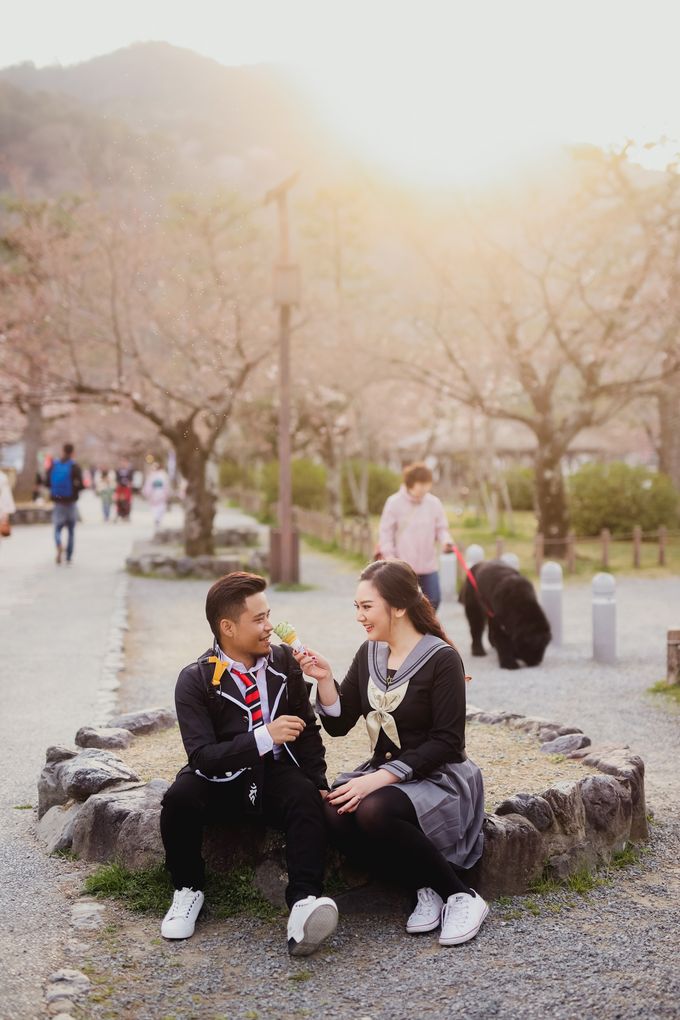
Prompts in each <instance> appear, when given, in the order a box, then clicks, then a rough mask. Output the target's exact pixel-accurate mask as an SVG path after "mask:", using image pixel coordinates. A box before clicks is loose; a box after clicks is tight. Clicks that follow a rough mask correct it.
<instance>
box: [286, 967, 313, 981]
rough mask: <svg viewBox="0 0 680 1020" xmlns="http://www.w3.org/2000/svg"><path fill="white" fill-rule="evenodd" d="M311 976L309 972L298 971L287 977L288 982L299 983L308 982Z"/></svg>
mask: <svg viewBox="0 0 680 1020" xmlns="http://www.w3.org/2000/svg"><path fill="white" fill-rule="evenodd" d="M311 976H312V972H311V970H299V971H298V972H297V973H296V974H289V975H288V980H289V981H299V982H302V981H309V979H310V978H311Z"/></svg>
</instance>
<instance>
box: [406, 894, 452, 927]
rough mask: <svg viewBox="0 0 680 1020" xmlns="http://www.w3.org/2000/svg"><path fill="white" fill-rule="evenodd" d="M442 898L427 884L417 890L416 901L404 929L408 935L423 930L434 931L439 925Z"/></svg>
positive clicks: (442, 903)
mask: <svg viewBox="0 0 680 1020" xmlns="http://www.w3.org/2000/svg"><path fill="white" fill-rule="evenodd" d="M443 906H444V900H443V899H442V898H441V896H440V895H439V893H438V892H435V891H434V889H430V888H428V887H427V886H426V887H425V888H424V889H419V890H418V902H417V903H416V905H415V909H414V911H413V913H412V914H411V916H410V917H409V919H408V921H407V922H406V931H407V932H408V933H409V934H410V935H419V934H420V933H421V932H424V931H434V929H435V928H438V927H439V922H440V920H441V914H442V908H443Z"/></svg>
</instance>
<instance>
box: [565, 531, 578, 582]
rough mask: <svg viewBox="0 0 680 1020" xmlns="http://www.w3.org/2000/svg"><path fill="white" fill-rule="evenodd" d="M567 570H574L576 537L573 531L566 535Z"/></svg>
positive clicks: (571, 571)
mask: <svg viewBox="0 0 680 1020" xmlns="http://www.w3.org/2000/svg"><path fill="white" fill-rule="evenodd" d="M567 570H568V572H569V573H570V574H573V573H574V572H575V571H576V539H575V537H574V532H573V531H570V532H569V534H568V535H567Z"/></svg>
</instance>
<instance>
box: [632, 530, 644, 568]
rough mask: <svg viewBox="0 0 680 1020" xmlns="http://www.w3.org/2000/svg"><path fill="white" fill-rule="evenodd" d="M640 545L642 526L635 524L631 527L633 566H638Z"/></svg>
mask: <svg viewBox="0 0 680 1020" xmlns="http://www.w3.org/2000/svg"><path fill="white" fill-rule="evenodd" d="M641 545H642V528H641V527H640V526H639V525H638V524H636V525H635V527H634V528H633V566H634V567H639V566H640V547H641Z"/></svg>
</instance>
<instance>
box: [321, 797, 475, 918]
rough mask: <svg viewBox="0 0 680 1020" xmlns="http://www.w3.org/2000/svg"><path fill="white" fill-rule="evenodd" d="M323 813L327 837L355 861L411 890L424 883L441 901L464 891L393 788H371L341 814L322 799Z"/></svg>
mask: <svg viewBox="0 0 680 1020" xmlns="http://www.w3.org/2000/svg"><path fill="white" fill-rule="evenodd" d="M324 813H325V816H326V822H327V824H328V829H329V835H330V838H331V840H332V842H333V843H334V845H335V846H337V847H338V849H339V850H340V851H341V852H342V853H344V854H345V855H346V856H347V857H349V858H350V859H351V860H352V861H354V862H355V863H357V864H361V865H363V866H364V867H368V868H369V869H370V870H371V871H373V872H376V873H379V874H380V875H382V876H385V877H388V878H390V879H394V880H396V881H398V882H399V884H400V885H405V886H407V888H409V889H410V890H411V891H415V890H416V889H422V888H423V887H424V886H429V887H430V888H431V889H434V890H435V891H436V892H438V893H439V895H440V896H441V897H442V899H443V900H446V899H447V898H448V897H449V896H451V895H453V893H458V892H464V893H469V892H470V889H469V887H468V886H467V885H465V883H464V882H462V881H461V880H460V878H459V877H458V875H457V874H456V872H455V870H454V868H453V865H451V864H449V862H448V861H447V860H446V858H445V857H444V856H443V854H441V853H440V852H439V850H437V848H436V846H435V845H434V843H433V842H432V841H431V840H430V839H429V838H428V837H427V836H426V835H425V833H424V832H423V830H422V829H421V828H420V825H419V824H418V816H417V814H416V811H415V808H414V807H413V804H412V803H411V801H410V799H409V798H408V797H407V796H406V794H405V793H403V792H402V791H401V790H400V789H399V788H398V787H396V786H385V787H383V788H382V789H380V790H375V791H374V792H373V793H369V794H368V796H367V797H365V798H364V800H362V801H361V803H360V804H359V807H358V808H357V809H356V811H352V812H349V813H346V814H342V815H339V814H338V811H337V808H335V807H334V806H333V805H332V804H329V803H328V801H324Z"/></svg>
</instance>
